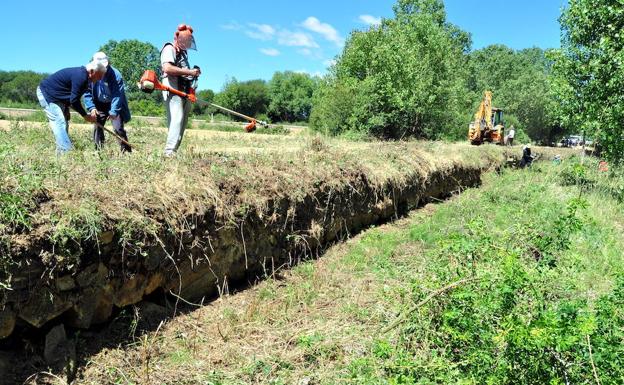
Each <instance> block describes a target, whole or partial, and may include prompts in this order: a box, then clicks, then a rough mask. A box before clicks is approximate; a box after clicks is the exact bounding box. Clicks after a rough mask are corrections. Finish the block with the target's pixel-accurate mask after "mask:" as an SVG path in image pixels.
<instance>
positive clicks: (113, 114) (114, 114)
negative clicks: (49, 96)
mask: <svg viewBox="0 0 624 385" xmlns="http://www.w3.org/2000/svg"><path fill="white" fill-rule="evenodd" d="M93 61H94V62H98V63H101V64H102V65H104V66H105V67H106V74H105V75H104V78H103V79H102V80H99V81H98V82H96V83H92V84H91V87H89V89H88V90H87V92H85V95H84V102H85V106H86V107H87V110H89V112H90V113H91V114H94V115H95V117H96V118H97V121H96V123H95V124H94V125H93V141H94V142H95V148H96V149H98V150H100V149H101V148H102V146H103V145H104V128H103V127H104V125H105V124H106V120H108V119H110V120H111V123H112V124H113V129H114V130H115V133H116V134H117V135H119V136H120V137H121V138H123V139H124V140H125V141H126V142H127V141H128V135H127V134H126V130H125V129H124V124H125V123H128V122H129V121H130V119H131V115H130V108H128V100H127V99H126V92H125V90H124V81H123V78H122V77H121V73H120V72H119V71H118V70H117V69H116V68H114V67H113V66H112V65H110V63H109V60H108V56H106V54H105V53H104V52H96V53H95V54H94V55H93ZM119 146H120V147H121V152H132V148H131V147H130V146H128V145H127V144H126V143H123V142H121V141H119Z"/></svg>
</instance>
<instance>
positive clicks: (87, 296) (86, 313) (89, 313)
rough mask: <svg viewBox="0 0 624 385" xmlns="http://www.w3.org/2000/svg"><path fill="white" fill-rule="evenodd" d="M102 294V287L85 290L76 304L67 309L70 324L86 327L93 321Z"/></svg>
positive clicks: (76, 326)
mask: <svg viewBox="0 0 624 385" xmlns="http://www.w3.org/2000/svg"><path fill="white" fill-rule="evenodd" d="M101 296H102V289H101V288H100V289H95V288H91V289H87V290H84V291H83V292H82V293H81V294H80V297H79V298H78V299H76V301H75V303H74V306H72V308H71V309H69V310H68V311H67V314H66V316H65V318H66V323H67V325H68V326H71V327H75V328H81V329H86V328H88V327H89V326H91V324H92V323H93V315H94V313H95V311H96V309H97V306H98V304H99V302H100V297H101Z"/></svg>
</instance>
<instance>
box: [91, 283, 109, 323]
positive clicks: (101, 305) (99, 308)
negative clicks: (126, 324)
mask: <svg viewBox="0 0 624 385" xmlns="http://www.w3.org/2000/svg"><path fill="white" fill-rule="evenodd" d="M111 314H113V289H112V288H111V286H110V285H106V286H104V287H103V288H102V290H101V291H100V296H99V298H98V301H97V304H96V306H95V310H93V316H92V318H91V322H92V323H93V324H94V325H97V324H101V323H104V322H106V321H107V320H108V319H109V318H110V316H111Z"/></svg>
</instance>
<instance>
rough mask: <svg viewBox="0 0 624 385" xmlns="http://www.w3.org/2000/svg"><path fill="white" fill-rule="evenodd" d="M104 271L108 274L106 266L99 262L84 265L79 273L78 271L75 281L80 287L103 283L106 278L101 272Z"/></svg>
mask: <svg viewBox="0 0 624 385" xmlns="http://www.w3.org/2000/svg"><path fill="white" fill-rule="evenodd" d="M104 271H105V272H106V274H108V269H106V266H104V265H103V264H102V263H101V262H100V263H94V264H92V265H89V266H87V267H85V268H84V269H83V270H82V271H81V272H80V273H78V276H77V277H76V282H77V283H78V285H79V286H80V287H87V286H93V285H95V284H96V283H103V281H104V279H105V278H106V274H103V272H104Z"/></svg>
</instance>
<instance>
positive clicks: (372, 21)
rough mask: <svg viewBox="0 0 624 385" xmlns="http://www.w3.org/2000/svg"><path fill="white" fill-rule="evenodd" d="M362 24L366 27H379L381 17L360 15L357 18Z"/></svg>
mask: <svg viewBox="0 0 624 385" xmlns="http://www.w3.org/2000/svg"><path fill="white" fill-rule="evenodd" d="M358 19H359V20H360V21H361V22H362V23H364V24H368V25H379V24H381V17H375V16H371V15H360V17H359V18H358Z"/></svg>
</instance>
